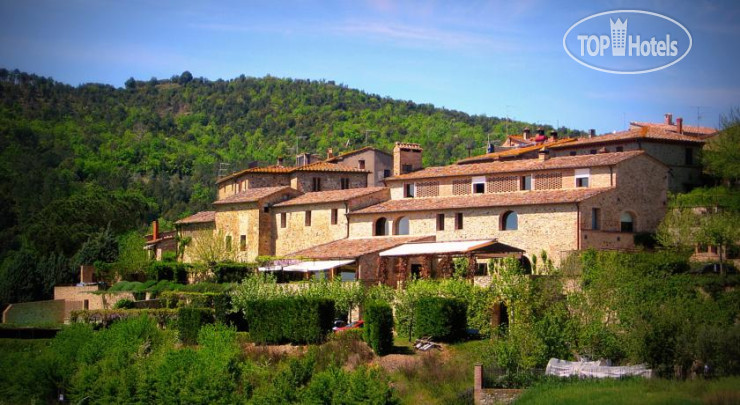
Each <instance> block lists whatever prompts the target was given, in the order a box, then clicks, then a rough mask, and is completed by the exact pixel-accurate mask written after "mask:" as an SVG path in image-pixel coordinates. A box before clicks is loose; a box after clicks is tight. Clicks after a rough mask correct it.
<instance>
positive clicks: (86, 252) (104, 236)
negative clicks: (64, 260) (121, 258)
mask: <svg viewBox="0 0 740 405" xmlns="http://www.w3.org/2000/svg"><path fill="white" fill-rule="evenodd" d="M116 259H118V240H116V238H115V237H114V236H113V231H111V228H110V226H108V227H106V228H105V229H104V230H103V231H101V232H98V233H96V234H94V235H92V236H91V237H90V238H89V239H88V240H87V242H85V243H83V244H82V247H80V250H78V251H77V253H76V254H75V257H74V263H75V265H77V266H81V265H92V264H95V262H102V263H113V262H115V261H116Z"/></svg>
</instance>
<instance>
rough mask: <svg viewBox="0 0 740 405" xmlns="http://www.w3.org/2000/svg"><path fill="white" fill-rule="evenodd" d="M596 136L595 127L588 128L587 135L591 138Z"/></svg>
mask: <svg viewBox="0 0 740 405" xmlns="http://www.w3.org/2000/svg"><path fill="white" fill-rule="evenodd" d="M595 136H596V130H595V129H589V130H588V137H589V138H593V137H595Z"/></svg>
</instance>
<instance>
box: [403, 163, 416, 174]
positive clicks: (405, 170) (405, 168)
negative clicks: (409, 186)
mask: <svg viewBox="0 0 740 405" xmlns="http://www.w3.org/2000/svg"><path fill="white" fill-rule="evenodd" d="M412 171H414V166H411V165H401V173H411V172H412Z"/></svg>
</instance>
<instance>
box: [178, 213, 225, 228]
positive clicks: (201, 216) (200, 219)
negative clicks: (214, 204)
mask: <svg viewBox="0 0 740 405" xmlns="http://www.w3.org/2000/svg"><path fill="white" fill-rule="evenodd" d="M215 220H216V211H201V212H199V213H197V214H193V215H191V216H189V217H185V218H183V219H181V220H179V221H177V222H175V223H176V224H178V225H183V224H201V223H206V222H213V221H215Z"/></svg>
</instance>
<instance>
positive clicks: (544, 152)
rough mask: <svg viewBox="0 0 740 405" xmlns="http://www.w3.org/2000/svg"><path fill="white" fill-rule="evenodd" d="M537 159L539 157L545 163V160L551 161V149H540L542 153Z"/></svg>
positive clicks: (538, 153) (538, 154)
mask: <svg viewBox="0 0 740 405" xmlns="http://www.w3.org/2000/svg"><path fill="white" fill-rule="evenodd" d="M537 157H538V158H539V159H540V160H543V161H544V160H548V159H550V150H549V149H547V148H542V149H540V151H539V152H537Z"/></svg>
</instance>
